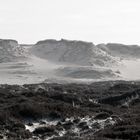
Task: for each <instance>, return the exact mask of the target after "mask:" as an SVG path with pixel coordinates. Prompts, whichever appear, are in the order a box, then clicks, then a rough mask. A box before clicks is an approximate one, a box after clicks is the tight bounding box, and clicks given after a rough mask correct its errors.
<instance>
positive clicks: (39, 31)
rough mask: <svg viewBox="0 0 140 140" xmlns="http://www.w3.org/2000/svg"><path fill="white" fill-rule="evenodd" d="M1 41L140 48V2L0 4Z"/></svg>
mask: <svg viewBox="0 0 140 140" xmlns="http://www.w3.org/2000/svg"><path fill="white" fill-rule="evenodd" d="M0 38H12V39H16V40H18V41H19V43H36V42H37V41H39V40H42V39H61V38H65V39H70V40H85V41H92V42H94V43H95V44H97V43H107V42H118V43H125V44H139V45H140V0H0Z"/></svg>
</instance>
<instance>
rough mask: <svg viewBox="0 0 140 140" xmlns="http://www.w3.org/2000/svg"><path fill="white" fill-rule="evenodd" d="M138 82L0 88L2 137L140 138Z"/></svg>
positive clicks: (60, 139)
mask: <svg viewBox="0 0 140 140" xmlns="http://www.w3.org/2000/svg"><path fill="white" fill-rule="evenodd" d="M139 108H140V83H139V82H134V81H130V82H125V81H108V82H96V83H92V84H90V85H87V84H45V83H41V84H32V85H31V84H30V85H22V86H21V85H20V86H18V85H1V86H0V138H1V139H9V140H23V139H29V140H32V139H42V140H44V139H46V140H47V139H52V140H93V139H95V140H108V139H109V140H113V139H119V140H120V139H131V140H138V139H140V118H139V116H140V110H139Z"/></svg>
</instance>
